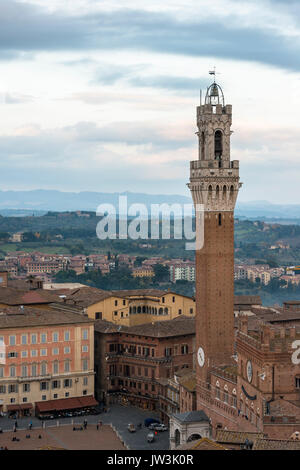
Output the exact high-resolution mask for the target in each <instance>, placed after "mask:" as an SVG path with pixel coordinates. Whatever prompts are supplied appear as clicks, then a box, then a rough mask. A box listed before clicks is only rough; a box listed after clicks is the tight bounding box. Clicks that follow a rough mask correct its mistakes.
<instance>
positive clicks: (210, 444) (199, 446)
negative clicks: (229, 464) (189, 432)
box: [177, 437, 228, 450]
mask: <svg viewBox="0 0 300 470" xmlns="http://www.w3.org/2000/svg"><path fill="white" fill-rule="evenodd" d="M177 449H178V450H228V449H226V447H224V446H223V445H221V444H218V443H217V442H214V441H211V440H210V439H208V438H207V437H202V439H200V440H199V441H196V442H195V441H191V442H187V443H186V444H182V445H181V446H178V447H177Z"/></svg>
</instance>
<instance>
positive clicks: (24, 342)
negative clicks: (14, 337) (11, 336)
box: [21, 335, 27, 344]
mask: <svg viewBox="0 0 300 470" xmlns="http://www.w3.org/2000/svg"><path fill="white" fill-rule="evenodd" d="M21 343H22V344H27V335H22V336H21Z"/></svg>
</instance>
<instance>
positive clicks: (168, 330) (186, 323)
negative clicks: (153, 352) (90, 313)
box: [95, 316, 195, 338]
mask: <svg viewBox="0 0 300 470" xmlns="http://www.w3.org/2000/svg"><path fill="white" fill-rule="evenodd" d="M95 331H99V332H100V333H112V332H120V333H127V334H133V335H139V336H150V337H154V338H165V337H170V336H182V335H192V334H194V333H195V319H194V318H189V317H185V316H181V317H176V318H174V319H173V320H165V321H157V322H153V323H144V324H142V325H134V326H122V325H115V324H114V323H111V322H108V321H105V320H96V322H95Z"/></svg>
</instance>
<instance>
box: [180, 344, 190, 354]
mask: <svg viewBox="0 0 300 470" xmlns="http://www.w3.org/2000/svg"><path fill="white" fill-rule="evenodd" d="M188 352H189V348H188V345H187V344H183V345H182V346H181V354H187V353H188Z"/></svg>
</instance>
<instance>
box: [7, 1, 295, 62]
mask: <svg viewBox="0 0 300 470" xmlns="http://www.w3.org/2000/svg"><path fill="white" fill-rule="evenodd" d="M274 8H276V6H274ZM298 42H299V41H298V40H297V39H295V38H288V37H279V36H276V35H275V34H274V33H273V34H272V33H271V31H270V30H265V31H263V30H260V29H255V28H240V29H238V28H230V27H229V26H228V24H227V25H225V24H222V23H221V22H213V21H211V22H210V23H209V22H206V23H203V22H201V19H200V20H194V21H193V22H192V21H189V22H188V21H185V22H184V21H178V20H176V19H175V18H174V17H172V16H171V15H168V14H162V13H155V12H144V11H138V10H129V9H120V10H118V11H114V12H112V13H111V12H103V13H98V14H94V15H84V16H82V17H70V16H66V15H64V14H62V13H61V14H58V13H55V14H48V13H46V12H45V11H44V10H43V9H41V8H38V7H34V6H33V5H30V4H23V3H21V4H19V3H17V2H15V1H13V0H9V1H8V0H2V2H1V4H0V48H1V49H2V50H4V51H20V50H21V51H26V50H86V49H98V50H101V49H105V50H114V49H135V50H136V49H139V50H149V51H155V52H160V53H172V54H174V53H176V54H186V55H190V56H214V57H222V58H228V59H238V60H250V61H258V62H262V63H268V64H271V65H275V66H280V67H285V68H288V69H292V70H300V56H299V43H298Z"/></svg>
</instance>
